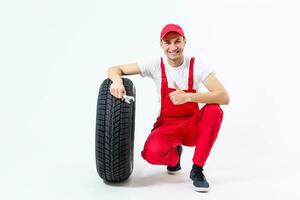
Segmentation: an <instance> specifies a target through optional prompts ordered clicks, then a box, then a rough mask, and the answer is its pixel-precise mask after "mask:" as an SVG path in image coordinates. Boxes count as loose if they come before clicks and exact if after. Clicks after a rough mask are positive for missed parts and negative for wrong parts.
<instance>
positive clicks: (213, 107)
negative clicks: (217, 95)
mask: <svg viewBox="0 0 300 200" xmlns="http://www.w3.org/2000/svg"><path fill="white" fill-rule="evenodd" d="M204 112H205V113H209V114H211V115H216V116H223V110H222V108H221V107H220V105H219V104H206V105H205V106H204Z"/></svg>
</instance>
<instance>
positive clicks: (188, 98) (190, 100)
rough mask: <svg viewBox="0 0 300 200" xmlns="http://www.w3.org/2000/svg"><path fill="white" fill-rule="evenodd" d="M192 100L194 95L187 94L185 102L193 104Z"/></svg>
mask: <svg viewBox="0 0 300 200" xmlns="http://www.w3.org/2000/svg"><path fill="white" fill-rule="evenodd" d="M193 100H194V93H187V95H186V101H187V102H193Z"/></svg>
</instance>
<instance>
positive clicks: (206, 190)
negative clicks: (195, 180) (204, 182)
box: [193, 185, 209, 193]
mask: <svg viewBox="0 0 300 200" xmlns="http://www.w3.org/2000/svg"><path fill="white" fill-rule="evenodd" d="M193 188H194V190H195V191H196V192H203V193H206V192H209V188H201V187H196V186H194V185H193Z"/></svg>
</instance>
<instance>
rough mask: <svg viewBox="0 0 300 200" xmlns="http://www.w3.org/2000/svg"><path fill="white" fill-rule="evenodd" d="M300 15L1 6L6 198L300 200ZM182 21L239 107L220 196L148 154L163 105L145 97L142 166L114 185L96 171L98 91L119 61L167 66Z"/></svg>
mask: <svg viewBox="0 0 300 200" xmlns="http://www.w3.org/2000/svg"><path fill="white" fill-rule="evenodd" d="M299 9H300V6H299V4H298V3H297V1H296V0H295V1H288V0H286V1H283V0H277V1H276V0H251V1H250V0H228V1H225V0H224V1H221V0H218V1H217V0H211V1H204V0H201V1H200V0H185V1H179V0H172V1H171V0H166V1H161V0H151V1H141V0H126V1H121V0H120V1H116V0H110V1H100V0H98V1H96V0H94V1H91V0H90V1H79V0H72V1H71V0H51V1H50V0H48V1H46V0H27V1H21V0H11V1H1V3H0V23H1V24H0V67H1V71H0V81H1V82H0V89H1V90H0V91H1V98H0V99H1V104H0V112H1V116H0V117H1V126H0V134H1V138H0V158H1V159H0V188H1V189H0V198H1V199H18V200H19V199H22V200H23V199H30V200H35V199H51V200H52V199H72V200H73V199H98V200H99V199H120V198H121V199H141V198H143V199H153V198H159V199H187V198H188V199H198V198H205V199H220V198H223V199H258V198H262V199H263V198H264V199H284V198H285V199H299V197H300V194H299V190H298V185H299V183H298V182H299V179H300V170H299V168H300V162H299V155H298V154H299V153H300V148H299V139H300V137H299V134H300V132H299V128H298V127H299V118H298V114H299V110H300V109H299V104H298V102H299V100H300V95H299V90H298V87H297V85H299V83H300V81H299V75H298V73H299V69H298V68H299V67H300V61H299V52H300V37H299V35H300V27H299V18H300V13H299ZM167 23H178V24H180V25H181V26H182V27H183V28H184V30H185V32H186V37H187V46H186V48H185V53H186V55H193V56H197V57H199V58H202V59H204V60H205V61H206V62H207V63H209V64H210V65H211V66H212V67H213V68H214V69H215V70H216V72H217V77H218V78H219V79H220V80H221V82H222V83H223V84H224V86H225V87H226V89H227V90H228V92H229V94H230V97H231V102H230V105H228V106H222V108H223V110H224V120H223V124H222V127H221V130H220V132H219V137H218V139H217V141H216V143H215V146H214V148H213V150H212V152H211V155H210V157H209V159H208V161H207V164H206V167H205V174H206V176H207V178H208V180H209V181H210V184H211V191H210V192H209V193H207V194H201V193H197V192H194V191H193V190H192V182H191V181H190V180H189V178H188V176H189V171H190V168H191V165H192V161H191V159H192V153H193V148H184V152H183V163H182V166H183V170H182V173H181V174H180V175H178V176H169V175H167V174H166V171H165V167H163V166H153V165H150V164H148V163H146V162H145V161H144V160H143V159H142V158H141V156H140V151H141V150H142V148H143V144H144V141H145V139H146V137H147V135H148V134H149V131H150V129H151V127H152V124H153V122H154V120H155V117H156V114H157V109H158V104H157V99H156V96H155V95H156V93H155V86H154V84H153V83H152V81H151V80H150V79H143V78H141V77H140V76H131V77H130V79H131V80H132V81H133V82H134V84H135V86H136V89H137V109H136V130H135V134H136V136H135V166H134V172H133V174H132V176H131V177H130V179H129V181H128V182H127V183H125V184H120V185H116V186H109V185H106V184H104V183H103V181H102V180H101V179H100V177H99V176H98V174H97V172H96V167H95V153H94V151H95V144H94V143H95V119H96V103H97V96H98V89H99V86H100V84H101V83H102V81H103V80H104V79H105V78H106V70H107V68H108V67H109V66H112V65H116V64H124V63H131V62H135V61H137V60H143V59H147V58H153V57H159V56H161V55H162V54H163V52H162V51H161V49H160V47H159V34H160V30H161V28H162V27H163V26H164V25H165V24H167Z"/></svg>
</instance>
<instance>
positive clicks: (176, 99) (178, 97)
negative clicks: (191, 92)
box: [169, 81, 188, 105]
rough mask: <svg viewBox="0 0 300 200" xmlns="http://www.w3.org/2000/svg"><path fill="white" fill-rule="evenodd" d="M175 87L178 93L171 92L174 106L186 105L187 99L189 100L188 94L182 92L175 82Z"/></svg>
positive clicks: (170, 95)
mask: <svg viewBox="0 0 300 200" xmlns="http://www.w3.org/2000/svg"><path fill="white" fill-rule="evenodd" d="M174 86H175V89H176V91H174V92H171V93H170V94H169V97H170V99H171V101H172V103H173V104H174V105H180V104H184V103H186V102H188V101H187V99H188V98H187V94H188V93H186V92H184V91H183V90H181V89H180V87H179V86H178V85H177V84H176V82H175V81H174Z"/></svg>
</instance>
